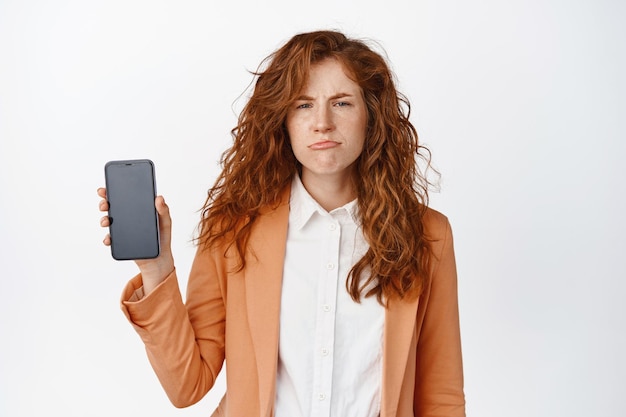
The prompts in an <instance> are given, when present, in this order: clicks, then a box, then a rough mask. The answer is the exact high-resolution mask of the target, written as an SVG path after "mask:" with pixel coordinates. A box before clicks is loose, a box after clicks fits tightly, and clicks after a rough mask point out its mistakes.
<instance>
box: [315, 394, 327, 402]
mask: <svg viewBox="0 0 626 417" xmlns="http://www.w3.org/2000/svg"><path fill="white" fill-rule="evenodd" d="M317 399H318V400H320V401H324V400H325V399H326V395H324V394H319V395H318V396H317Z"/></svg>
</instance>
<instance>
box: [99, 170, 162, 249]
mask: <svg viewBox="0 0 626 417" xmlns="http://www.w3.org/2000/svg"><path fill="white" fill-rule="evenodd" d="M104 172H105V181H106V187H107V200H108V202H109V221H110V225H109V232H110V234H111V255H112V256H113V258H114V259H117V260H129V259H150V258H156V257H157V256H159V223H158V215H157V212H156V209H155V207H154V198H155V196H156V183H155V176H154V164H153V163H152V161H150V160H147V159H140V160H127V161H110V162H107V164H106V165H105V167H104Z"/></svg>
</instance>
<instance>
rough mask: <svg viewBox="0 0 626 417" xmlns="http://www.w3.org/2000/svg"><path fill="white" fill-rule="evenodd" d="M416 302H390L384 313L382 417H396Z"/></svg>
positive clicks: (414, 317) (413, 326)
mask: <svg viewBox="0 0 626 417" xmlns="http://www.w3.org/2000/svg"><path fill="white" fill-rule="evenodd" d="M418 304H419V299H416V300H414V301H401V300H397V299H394V300H390V301H389V304H388V306H387V309H386V310H385V330H384V336H383V375H382V387H381V391H382V393H381V397H382V400H381V413H380V415H381V417H387V416H396V413H397V409H398V402H399V400H400V392H401V389H402V383H403V381H404V377H405V375H404V374H405V373H406V368H407V362H408V360H409V351H410V348H411V343H412V340H413V336H414V334H415V320H416V316H417V306H418Z"/></svg>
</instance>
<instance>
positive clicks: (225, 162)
mask: <svg viewBox="0 0 626 417" xmlns="http://www.w3.org/2000/svg"><path fill="white" fill-rule="evenodd" d="M328 58H334V59H337V60H338V61H339V62H340V63H341V64H342V65H343V67H344V69H345V70H346V73H347V75H348V76H349V77H351V78H352V79H353V80H354V81H355V82H356V83H357V84H358V85H359V86H360V87H361V89H362V91H363V96H364V98H365V103H366V105H367V112H368V117H367V120H368V126H367V134H366V140H365V144H364V148H363V152H362V154H361V155H360V157H359V158H358V159H357V161H356V173H357V175H356V176H355V178H356V184H355V186H356V191H357V204H358V213H359V216H360V222H361V226H362V230H363V235H364V237H365V239H366V241H367V242H368V244H369V249H368V251H367V252H366V254H365V255H364V256H363V258H361V259H360V260H359V261H358V262H357V263H356V264H355V265H354V267H353V268H352V270H351V271H350V273H349V275H348V279H347V281H346V288H347V290H348V292H349V293H350V295H351V297H352V298H353V299H354V300H355V301H357V302H359V301H360V299H361V297H362V296H365V297H369V296H374V295H375V296H376V297H377V299H378V301H379V302H380V303H382V304H386V301H387V300H388V299H389V298H391V297H399V298H405V297H410V298H412V297H416V296H418V295H419V294H420V293H421V291H422V288H423V286H424V283H425V280H426V279H427V277H428V271H429V265H430V261H431V258H432V253H431V246H430V242H429V240H428V238H427V236H425V231H424V222H423V217H424V214H425V211H426V207H427V205H428V189H429V186H430V183H429V181H428V179H427V177H426V175H425V174H424V171H423V170H422V169H420V164H419V163H418V161H420V160H421V161H422V162H425V163H426V169H427V168H428V167H429V166H430V152H429V151H428V149H426V148H424V147H422V146H421V145H419V144H418V137H417V131H416V129H415V127H414V126H413V125H412V124H411V122H410V121H409V115H410V104H409V101H408V100H407V98H406V97H405V96H404V95H402V94H401V93H399V92H398V91H397V90H396V87H395V83H394V76H393V74H392V72H391V70H390V69H389V66H388V65H387V63H386V60H385V58H384V57H383V56H382V55H381V54H379V53H377V52H375V51H374V50H373V49H372V48H370V47H369V46H368V44H367V43H366V42H365V41H362V40H357V39H349V38H347V37H346V36H345V35H344V34H342V33H340V32H335V31H317V32H310V33H302V34H298V35H296V36H294V37H293V38H291V39H290V40H289V41H288V42H287V43H286V44H285V45H284V46H282V47H281V48H279V49H278V50H276V51H275V52H274V53H272V54H271V55H269V56H268V57H267V58H266V59H265V60H263V62H262V63H261V65H260V66H259V69H258V70H257V71H256V72H254V73H253V74H254V76H255V77H256V83H255V84H254V89H253V91H252V94H251V97H250V98H249V100H248V102H247V103H246V105H245V107H244V109H243V110H242V112H241V113H240V115H239V119H238V124H237V126H236V127H235V128H233V129H232V131H231V134H232V136H233V139H234V144H233V146H232V147H231V148H230V149H228V150H227V151H226V152H224V154H223V155H222V158H221V164H222V168H223V169H222V172H221V174H220V175H219V177H218V178H217V180H216V182H215V184H214V185H213V187H212V188H210V189H209V191H208V196H207V199H206V202H205V204H204V206H203V208H202V219H201V221H200V225H199V230H200V233H199V235H198V237H197V241H198V243H199V244H200V245H203V246H204V247H205V248H207V247H210V246H211V245H212V244H214V243H215V242H217V241H218V240H220V239H224V238H226V239H229V241H230V242H231V244H233V245H235V247H236V250H237V253H238V255H239V258H240V268H244V267H245V252H246V246H247V241H248V238H249V236H250V231H251V227H252V225H253V224H254V221H255V219H257V218H258V216H259V215H260V213H261V211H262V210H263V209H267V208H268V207H269V208H271V207H276V206H277V205H278V204H279V203H280V198H281V195H282V193H283V192H284V190H285V187H287V186H289V185H290V184H291V181H292V179H293V176H294V175H298V172H299V168H300V167H299V163H298V161H297V160H296V158H295V156H294V154H293V151H292V149H291V145H290V141H289V136H288V133H287V130H286V128H285V120H286V117H287V110H288V108H289V106H290V105H291V104H292V103H293V102H294V101H295V100H296V99H297V97H298V96H299V95H300V93H301V90H302V88H303V87H304V85H305V83H306V81H307V77H308V74H309V70H310V68H311V65H313V64H315V63H318V62H321V61H322V60H325V59H328Z"/></svg>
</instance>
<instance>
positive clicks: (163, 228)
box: [98, 188, 174, 295]
mask: <svg viewBox="0 0 626 417" xmlns="http://www.w3.org/2000/svg"><path fill="white" fill-rule="evenodd" d="M98 195H99V196H100V197H101V198H102V200H100V204H99V209H100V211H102V212H107V211H108V210H109V203H108V201H107V199H106V198H107V194H106V188H98ZM154 206H155V207H156V210H157V213H158V214H159V232H160V235H161V252H160V254H159V256H158V257H156V258H154V259H137V260H135V263H136V264H137V266H138V267H139V270H140V271H141V277H142V280H143V290H144V294H146V295H147V294H148V293H149V292H150V291H152V290H153V289H154V288H156V286H157V285H159V284H160V283H161V282H163V280H165V278H167V276H168V275H169V274H171V273H172V272H173V271H174V258H173V256H172V245H171V241H172V218H171V217H170V209H169V207H168V206H167V204H165V199H164V198H163V196H157V197H156V198H155V200H154ZM109 224H110V222H109V216H104V217H102V218H101V219H100V226H102V227H109ZM102 242H103V243H104V244H105V245H106V246H110V245H111V235H110V234H109V233H107V234H106V235H105V237H104V240H103V241H102Z"/></svg>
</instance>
